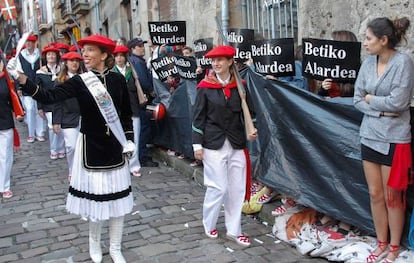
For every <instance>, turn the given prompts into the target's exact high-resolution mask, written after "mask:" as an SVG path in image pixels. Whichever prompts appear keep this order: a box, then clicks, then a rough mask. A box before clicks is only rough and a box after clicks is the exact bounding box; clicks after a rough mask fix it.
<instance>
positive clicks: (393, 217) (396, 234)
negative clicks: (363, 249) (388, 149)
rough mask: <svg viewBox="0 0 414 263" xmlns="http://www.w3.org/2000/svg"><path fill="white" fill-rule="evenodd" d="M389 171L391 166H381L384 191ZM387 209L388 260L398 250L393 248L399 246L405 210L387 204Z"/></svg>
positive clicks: (394, 256) (395, 255) (392, 258)
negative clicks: (388, 233) (388, 229)
mask: <svg viewBox="0 0 414 263" xmlns="http://www.w3.org/2000/svg"><path fill="white" fill-rule="evenodd" d="M390 171H391V167H389V166H382V167H381V173H382V178H383V184H384V193H386V191H387V190H386V187H387V181H388V178H389V175H390ZM386 198H387V196H386V195H385V199H386ZM385 202H386V200H385ZM387 209H388V222H389V228H390V245H391V249H390V252H389V253H388V255H387V258H388V259H389V260H395V259H396V258H397V256H398V251H399V249H395V248H396V247H399V246H400V242H401V236H402V233H403V230H404V221H405V220H404V219H405V218H404V216H405V210H404V209H403V208H398V207H389V206H387ZM393 247H394V249H393Z"/></svg>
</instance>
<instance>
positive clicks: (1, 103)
mask: <svg viewBox="0 0 414 263" xmlns="http://www.w3.org/2000/svg"><path fill="white" fill-rule="evenodd" d="M12 112H13V106H12V102H11V98H10V91H9V87H8V86H7V81H6V78H5V77H4V76H3V77H0V130H8V129H11V128H14V121H13V113H12Z"/></svg>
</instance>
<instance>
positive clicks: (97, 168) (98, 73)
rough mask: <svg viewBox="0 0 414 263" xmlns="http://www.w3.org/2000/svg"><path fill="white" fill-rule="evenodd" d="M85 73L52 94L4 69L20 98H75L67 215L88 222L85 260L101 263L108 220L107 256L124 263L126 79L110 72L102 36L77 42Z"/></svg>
mask: <svg viewBox="0 0 414 263" xmlns="http://www.w3.org/2000/svg"><path fill="white" fill-rule="evenodd" d="M78 44H79V46H80V47H81V48H82V58H83V61H84V63H85V66H86V68H87V69H88V71H87V72H85V73H82V74H79V75H75V76H73V77H72V78H70V79H68V80H66V81H65V82H63V83H59V84H57V85H56V86H55V88H54V89H43V88H41V87H39V86H36V85H35V84H34V83H33V81H31V80H30V79H29V78H28V77H27V76H26V75H24V74H22V70H21V69H19V68H18V67H17V66H18V65H17V63H16V61H15V59H14V58H13V59H11V60H10V61H9V63H8V65H7V68H8V70H9V72H10V73H11V74H12V75H13V76H15V77H16V78H17V79H18V80H19V83H20V84H21V88H22V90H23V91H24V92H26V93H28V94H30V95H31V96H32V97H33V98H34V99H36V100H39V101H41V102H42V103H55V102H58V101H63V100H66V99H69V98H76V100H77V101H78V103H79V108H80V113H81V125H80V134H79V136H78V138H77V143H76V147H75V153H74V160H73V165H72V178H71V180H70V187H69V193H68V198H67V202H66V209H67V210H68V211H69V212H71V213H73V214H76V215H79V216H81V217H83V218H87V219H88V220H89V254H90V257H91V259H92V261H93V262H101V261H102V249H101V232H102V230H101V229H102V224H103V222H104V221H106V220H109V243H110V246H109V254H110V256H111V258H112V260H113V261H114V262H115V263H125V262H126V261H125V258H124V257H123V255H122V253H121V241H122V233H123V225H124V215H126V214H128V213H130V212H131V211H132V207H133V196H132V188H131V176H130V173H129V167H128V158H130V157H131V156H132V154H133V152H134V151H135V145H134V143H133V142H132V141H133V139H134V132H133V127H132V118H131V117H132V112H131V106H130V101H129V95H128V88H127V84H126V81H125V78H124V76H122V74H119V73H117V72H113V71H111V70H110V69H111V68H112V67H113V65H114V64H113V61H114V59H113V56H112V52H113V50H114V49H115V43H114V41H112V39H110V38H107V37H105V36H103V35H91V36H88V37H85V38H82V39H80V40H79V41H78Z"/></svg>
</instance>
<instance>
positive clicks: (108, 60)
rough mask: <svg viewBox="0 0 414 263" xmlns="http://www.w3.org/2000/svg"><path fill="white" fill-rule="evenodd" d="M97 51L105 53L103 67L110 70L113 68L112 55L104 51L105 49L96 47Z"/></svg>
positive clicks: (113, 60)
mask: <svg viewBox="0 0 414 263" xmlns="http://www.w3.org/2000/svg"><path fill="white" fill-rule="evenodd" d="M98 47H99V49H100V50H101V51H102V53H106V54H107V55H108V56H107V57H106V59H105V66H107V67H108V69H112V68H113V67H114V66H115V58H114V55H112V53H111V52H109V51H108V50H106V49H105V48H103V47H101V46H98Z"/></svg>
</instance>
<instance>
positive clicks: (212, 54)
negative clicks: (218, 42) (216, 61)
mask: <svg viewBox="0 0 414 263" xmlns="http://www.w3.org/2000/svg"><path fill="white" fill-rule="evenodd" d="M234 55H236V49H235V48H234V47H232V46H217V47H215V48H213V49H212V50H210V51H209V52H207V54H205V57H206V58H217V57H226V58H232V57H234Z"/></svg>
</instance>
